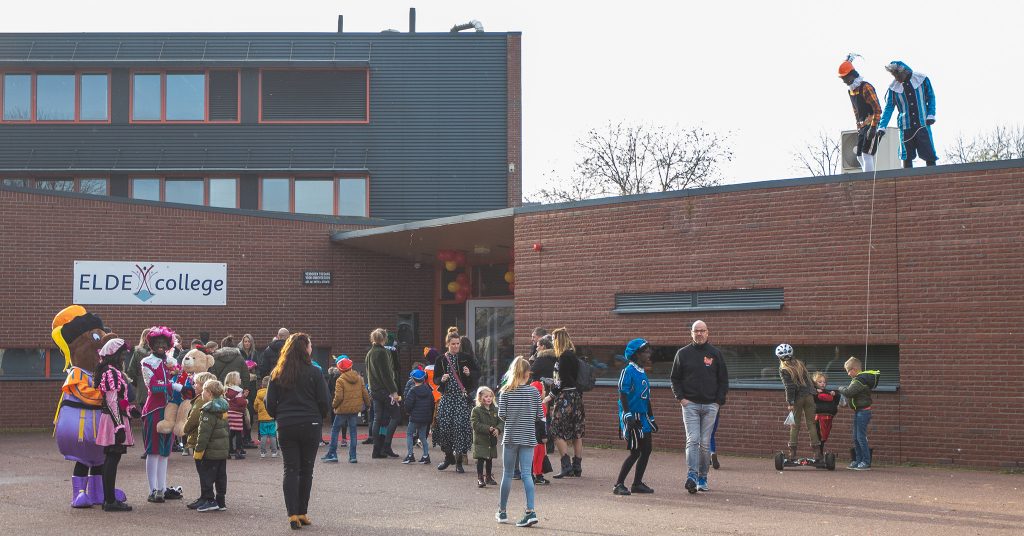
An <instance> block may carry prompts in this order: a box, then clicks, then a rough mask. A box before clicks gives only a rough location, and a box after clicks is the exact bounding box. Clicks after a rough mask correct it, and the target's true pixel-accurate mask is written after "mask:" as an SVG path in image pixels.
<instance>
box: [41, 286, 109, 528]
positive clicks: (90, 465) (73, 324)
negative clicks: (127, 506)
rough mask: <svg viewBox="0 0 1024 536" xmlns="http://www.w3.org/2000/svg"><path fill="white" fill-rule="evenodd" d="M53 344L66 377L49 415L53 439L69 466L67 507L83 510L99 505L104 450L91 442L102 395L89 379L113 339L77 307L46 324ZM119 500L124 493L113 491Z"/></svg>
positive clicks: (97, 427)
mask: <svg viewBox="0 0 1024 536" xmlns="http://www.w3.org/2000/svg"><path fill="white" fill-rule="evenodd" d="M51 328H52V332H51V336H52V337H53V342H54V343H56V344H57V347H58V348H60V351H61V352H62V353H63V354H64V367H65V370H67V373H68V377H67V379H66V380H65V381H64V385H63V386H62V387H61V393H62V396H61V399H60V402H59V403H58V404H57V414H56V416H55V417H54V421H53V424H54V431H53V433H54V437H56V439H57V448H58V449H59V450H60V453H61V454H63V455H64V458H65V459H67V460H71V461H73V462H75V469H74V472H73V473H72V477H71V506H72V507H73V508H88V507H90V506H92V505H93V504H101V503H102V502H103V462H104V460H105V459H106V453H105V452H104V447H103V446H102V445H98V444H97V443H96V440H97V436H98V433H99V427H100V424H101V423H100V415H101V413H102V410H101V406H102V405H103V402H104V395H103V393H102V392H101V391H100V390H99V389H98V388H97V382H98V381H99V378H93V372H94V371H95V370H96V365H97V362H98V361H99V357H100V356H99V351H100V349H101V348H102V347H103V345H105V344H106V343H107V342H108V341H110V340H111V339H114V338H116V337H117V336H116V335H114V334H111V333H107V330H106V329H105V328H104V327H103V321H102V320H100V317H98V316H96V315H94V314H92V313H89V312H87V311H86V310H85V308H84V307H82V306H80V305H72V306H70V307H67V308H65V309H64V310H62V311H61V312H59V313H57V316H55V317H54V318H53V323H52V324H51ZM113 491H114V494H115V497H116V498H115V500H116V501H119V502H123V501H124V500H125V495H124V492H123V491H121V490H113Z"/></svg>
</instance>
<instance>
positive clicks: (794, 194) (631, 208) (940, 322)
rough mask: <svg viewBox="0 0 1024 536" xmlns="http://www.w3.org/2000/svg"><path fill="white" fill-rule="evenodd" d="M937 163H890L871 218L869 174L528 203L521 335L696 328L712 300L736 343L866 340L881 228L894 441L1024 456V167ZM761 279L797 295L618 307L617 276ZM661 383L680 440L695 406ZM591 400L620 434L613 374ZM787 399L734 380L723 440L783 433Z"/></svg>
mask: <svg viewBox="0 0 1024 536" xmlns="http://www.w3.org/2000/svg"><path fill="white" fill-rule="evenodd" d="M961 169H964V168H961ZM966 169H970V168H966ZM929 171H931V172H932V173H931V174H927V173H928V171H924V170H915V172H913V173H909V174H905V175H904V176H902V177H899V178H896V179H894V178H887V179H879V180H878V181H877V184H876V185H875V196H874V224H873V227H872V228H869V227H870V214H871V205H872V183H871V181H870V180H868V181H864V180H857V181H845V182H832V183H824V184H814V183H813V182H811V181H807V182H804V183H802V184H801V183H797V184H794V185H792V186H789V187H778V186H776V187H771V188H762V189H758V188H756V187H755V188H749V189H743V190H740V191H732V192H716V193H710V194H706V195H699V196H698V195H695V196H688V197H673V198H668V199H664V198H663V199H641V200H636V201H632V202H622V203H616V204H601V205H596V206H583V207H571V208H561V209H556V210H551V211H543V212H528V211H527V212H523V213H520V214H518V215H517V216H516V225H515V227H516V229H515V233H516V238H515V243H516V250H517V251H518V252H519V254H518V255H517V256H516V339H517V340H518V341H520V342H523V341H528V340H529V333H530V330H531V329H532V328H533V327H535V326H547V327H558V326H567V327H568V328H569V331H570V333H571V334H572V336H573V338H574V340H575V341H576V342H577V344H587V345H620V344H621V345H624V344H625V342H626V341H628V340H629V339H631V338H633V337H639V336H642V337H645V338H647V339H649V340H651V341H653V342H654V343H655V344H659V345H683V344H686V343H687V342H688V339H689V333H688V326H689V324H690V323H691V322H692V321H693V320H695V319H697V318H702V319H703V320H705V321H706V322H707V323H708V325H709V328H710V331H711V339H712V341H713V342H717V343H720V344H764V345H769V344H771V345H774V344H778V343H779V342H782V341H785V342H789V343H791V344H793V345H794V346H796V347H797V348H798V349H799V346H800V345H801V344H815V343H817V344H864V343H865V333H864V331H865V323H866V318H865V312H866V310H867V302H866V294H867V289H868V269H867V266H868V235H869V232H870V233H871V235H872V242H873V245H874V249H873V250H872V254H871V259H870V262H871V274H870V295H871V301H870V332H869V334H868V335H867V340H868V341H869V342H870V343H872V344H899V345H900V390H899V392H898V393H896V394H885V393H882V394H879V395H878V397H877V398H878V404H877V405H876V411H875V412H874V421H873V424H872V432H871V439H872V442H873V445H874V446H875V447H876V449H877V452H878V454H879V457H880V459H881V460H885V461H915V462H928V463H954V462H955V463H964V464H971V465H996V466H1014V465H1016V464H1021V463H1024V399H1022V398H1021V396H1020V393H1021V392H1024V355H1022V350H1024V335H1022V332H1021V330H1020V326H1021V325H1022V324H1024V301H1022V296H1024V290H1022V289H1024V270H1021V269H1020V267H1021V264H1022V262H1024V247H1022V246H1021V243H1022V239H1024V169H1021V168H1016V169H989V170H984V169H980V168H979V169H977V170H975V171H959V170H958V171H957V172H943V171H944V170H942V169H941V168H939V169H938V170H937V171H936V170H929ZM534 243H540V244H542V246H543V249H542V251H540V252H534V251H532V250H531V249H530V246H531V245H532V244H534ZM759 287H783V288H784V289H785V306H784V307H783V308H782V310H779V311H730V312H705V313H699V314H691V313H662V314H629V315H618V314H614V313H612V312H611V311H612V308H613V303H614V296H615V294H616V293H617V292H655V291H694V290H724V289H737V288H759ZM520 350H525V348H520ZM655 391H656V394H655V397H654V399H655V403H656V404H658V405H659V406H660V407H666V406H673V407H672V410H671V412H670V414H671V415H672V418H670V419H667V420H668V422H667V423H666V422H664V421H665V419H659V420H662V426H665V425H666V424H667V425H668V426H665V428H666V429H667V430H665V432H663V433H662V434H660V436H659V437H658V438H657V440H656V445H658V446H673V445H674V446H678V445H681V444H682V437H681V431H680V427H679V426H680V423H679V419H678V409H677V408H678V406H677V405H676V404H675V403H674V402H673V401H672V400H671V393H670V392H669V391H668V390H667V389H655ZM587 401H588V415H590V420H589V424H588V427H589V428H590V430H591V431H592V432H591V434H589V435H590V436H591V438H592V440H594V441H598V442H613V441H616V440H615V433H614V427H613V426H614V417H613V415H614V392H613V390H612V389H610V388H609V389H601V390H599V391H595V392H594V393H592V394H590V395H589V396H588V397H587ZM784 410H785V406H784V402H783V397H782V393H781V392H779V391H755V390H736V391H734V392H733V393H732V394H731V395H730V398H729V403H728V405H727V406H726V408H725V411H724V413H723V419H722V421H721V427H720V429H719V436H718V438H719V441H720V444H721V445H722V447H721V450H722V451H724V452H740V453H747V454H764V453H767V452H770V451H773V450H776V449H780V448H782V447H783V446H784V445H785V435H784V433H785V430H784V429H783V427H782V425H781V419H782V418H783V416H784V414H785V411H784ZM663 415H664V414H663ZM849 423H850V415H849V413H848V412H847V413H841V414H840V416H839V417H838V418H837V422H836V429H835V431H834V434H835V439H836V441H835V442H833V446H834V447H836V448H844V449H845V447H847V446H848V445H849V435H850V430H849ZM958 449H959V450H958Z"/></svg>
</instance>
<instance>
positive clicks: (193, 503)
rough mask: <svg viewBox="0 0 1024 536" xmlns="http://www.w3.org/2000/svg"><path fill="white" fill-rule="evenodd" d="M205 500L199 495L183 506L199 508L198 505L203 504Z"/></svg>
mask: <svg viewBox="0 0 1024 536" xmlns="http://www.w3.org/2000/svg"><path fill="white" fill-rule="evenodd" d="M205 501H206V499H204V498H202V497H200V498H198V499H196V500H194V501H192V502H190V503H188V504H186V505H185V508H188V509H189V510H195V509H196V508H199V505H200V504H203V503H204V502H205Z"/></svg>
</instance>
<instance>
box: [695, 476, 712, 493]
mask: <svg viewBox="0 0 1024 536" xmlns="http://www.w3.org/2000/svg"><path fill="white" fill-rule="evenodd" d="M697 491H711V488H709V487H708V479H707V477H705V478H698V479H697Z"/></svg>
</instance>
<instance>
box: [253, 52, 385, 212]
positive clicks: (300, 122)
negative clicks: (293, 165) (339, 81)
mask: <svg viewBox="0 0 1024 536" xmlns="http://www.w3.org/2000/svg"><path fill="white" fill-rule="evenodd" d="M267 71H361V72H363V73H364V74H365V75H366V119H364V120H361V121H353V120H349V119H326V120H308V119H307V120H297V119H264V118H263V73H264V72H267ZM256 96H257V113H258V119H257V122H258V123H261V124H267V125H275V124H276V125H368V124H370V69H369V68H368V67H341V68H337V67H306V68H294V67H293V68H289V67H260V69H259V76H258V83H257V93H256ZM367 197H369V193H367ZM335 212H337V210H335Z"/></svg>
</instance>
